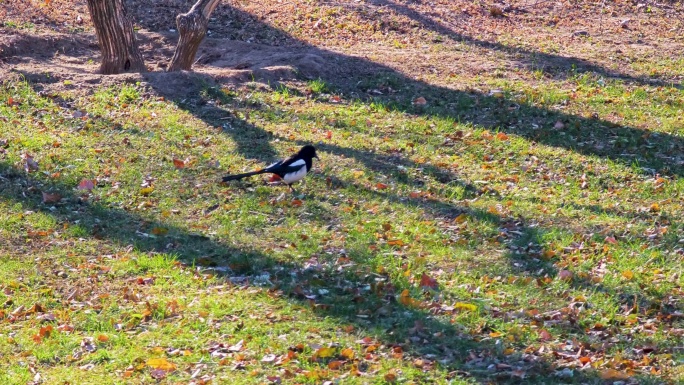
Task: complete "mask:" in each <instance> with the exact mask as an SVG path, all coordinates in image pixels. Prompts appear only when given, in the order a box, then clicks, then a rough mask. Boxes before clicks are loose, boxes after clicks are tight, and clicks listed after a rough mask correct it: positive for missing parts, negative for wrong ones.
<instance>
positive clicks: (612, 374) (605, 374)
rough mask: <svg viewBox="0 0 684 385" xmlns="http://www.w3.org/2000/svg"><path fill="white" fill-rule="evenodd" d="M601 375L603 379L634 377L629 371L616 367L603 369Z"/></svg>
mask: <svg viewBox="0 0 684 385" xmlns="http://www.w3.org/2000/svg"><path fill="white" fill-rule="evenodd" d="M599 376H600V377H601V379H602V380H627V379H629V378H631V377H632V376H631V375H630V374H629V373H627V372H625V371H623V370H615V369H603V370H601V372H600V373H599Z"/></svg>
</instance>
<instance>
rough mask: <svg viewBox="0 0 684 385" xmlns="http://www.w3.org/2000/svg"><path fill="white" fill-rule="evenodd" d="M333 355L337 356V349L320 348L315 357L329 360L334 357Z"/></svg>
mask: <svg viewBox="0 0 684 385" xmlns="http://www.w3.org/2000/svg"><path fill="white" fill-rule="evenodd" d="M333 354H335V348H320V349H318V350H316V353H314V356H315V357H319V358H328V357H332V356H333Z"/></svg>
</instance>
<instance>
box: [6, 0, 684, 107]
mask: <svg viewBox="0 0 684 385" xmlns="http://www.w3.org/2000/svg"><path fill="white" fill-rule="evenodd" d="M127 5H128V8H129V12H130V14H131V17H132V18H133V19H134V20H135V23H136V27H137V28H139V30H138V32H139V33H138V36H139V38H140V40H141V49H142V51H143V55H144V57H145V60H146V63H147V65H148V69H149V70H150V71H151V73H150V74H147V75H145V76H140V75H121V76H119V77H113V78H111V77H110V78H108V79H104V78H103V77H101V76H99V75H97V74H96V70H97V62H98V61H99V51H98V47H97V42H96V39H95V37H94V34H93V32H92V28H91V26H90V19H89V17H88V12H87V8H86V5H85V1H76V2H68V1H66V0H54V1H51V2H43V1H35V0H34V1H32V3H31V5H30V6H26V4H25V3H23V2H20V1H16V0H10V1H6V2H5V4H4V6H3V9H2V11H0V13H1V14H0V16H1V18H2V19H3V20H5V22H4V24H3V26H0V28H1V29H0V71H2V72H3V75H5V76H7V75H9V73H10V72H14V73H19V74H22V75H24V76H26V77H27V78H30V79H33V80H40V81H41V82H42V83H48V84H49V87H51V88H53V89H59V88H60V87H61V84H63V82H64V80H68V81H70V82H71V83H72V84H73V83H78V85H77V87H88V86H89V85H92V84H95V85H101V84H106V83H109V82H117V81H121V80H122V79H128V80H135V81H155V80H154V79H162V80H160V81H161V83H160V84H157V85H156V88H159V89H161V88H163V89H164V90H163V91H164V93H165V94H166V95H167V96H170V97H174V96H182V94H183V93H184V92H185V90H183V89H178V90H175V92H174V90H173V89H171V87H169V86H167V84H170V83H172V84H175V85H177V84H176V82H170V83H169V79H171V78H172V77H173V76H175V75H162V74H161V73H162V72H163V71H164V69H165V68H166V65H167V63H168V61H169V59H170V57H171V55H172V53H173V49H174V45H175V43H176V39H177V34H176V32H175V15H177V14H178V13H181V12H185V11H186V10H187V9H188V7H189V3H188V2H187V1H180V0H160V1H154V2H134V1H129V2H128V3H127ZM679 9H681V8H680V7H678V3H674V2H673V3H663V4H659V5H654V4H651V5H644V4H641V3H639V4H636V3H631V2H618V3H612V2H611V4H603V5H600V4H598V5H597V4H594V3H589V2H580V3H577V2H567V1H560V2H527V1H517V2H512V3H510V4H499V3H496V2H486V3H472V2H469V1H436V2H424V1H386V0H374V1H363V2H329V1H322V2H300V1H294V2H284V3H277V2H276V3H263V4H262V3H259V2H237V3H230V4H228V3H224V4H221V6H220V7H219V8H218V9H217V10H216V11H215V13H214V14H213V15H212V16H213V17H212V20H211V22H210V25H209V32H208V37H207V39H206V40H205V41H204V43H203V45H202V47H201V48H200V51H199V53H198V55H197V63H196V65H195V67H194V70H195V71H196V72H197V73H198V74H200V75H202V76H203V78H204V80H203V81H206V78H207V77H211V78H212V79H213V80H212V81H218V82H219V83H241V82H246V81H258V82H263V83H264V84H275V83H278V82H281V81H300V80H304V79H314V78H319V77H320V78H322V79H324V80H326V81H328V82H330V83H331V84H333V85H334V86H335V87H336V88H337V89H340V90H353V89H354V87H355V85H356V84H357V83H358V81H359V79H360V78H361V77H363V76H381V74H383V73H390V74H395V75H398V76H401V77H407V78H410V79H412V80H417V81H420V82H426V83H429V84H432V85H439V86H443V87H452V88H453V87H458V86H460V85H459V83H461V82H463V80H462V79H468V78H472V77H473V76H477V75H478V74H482V73H492V72H495V71H501V72H502V73H504V72H505V73H506V74H508V75H507V76H510V77H513V78H515V77H525V76H528V77H529V75H527V74H528V73H529V72H531V71H541V72H542V73H544V74H545V75H546V76H550V77H558V76H560V77H564V76H566V75H567V73H568V72H570V71H573V70H588V71H593V72H596V73H598V74H599V75H601V76H606V77H616V78H624V79H627V80H630V81H637V82H640V83H653V82H654V80H655V83H656V84H664V83H678V82H680V81H681V79H679V78H678V75H677V74H676V73H675V74H673V73H672V72H671V71H667V70H662V69H653V68H649V67H648V66H643V65H642V63H643V62H644V60H646V59H647V58H648V60H656V59H657V60H662V59H670V58H672V59H675V58H677V57H678V56H679V53H680V52H681V50H682V48H683V47H682V46H683V45H684V40H683V38H682V37H681V36H682V34H681V31H682V30H683V29H684V25H683V24H682V18H681V17H679V16H681V15H680V13H681V11H680V10H679ZM156 73H159V74H156ZM46 74H49V76H50V80H49V81H48V79H46V76H48V75H46ZM178 76H181V75H178ZM181 77H182V78H184V79H186V80H187V78H188V77H187V76H186V75H182V76H181ZM150 79H152V80H150ZM71 88H74V87H71Z"/></svg>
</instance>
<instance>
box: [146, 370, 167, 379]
mask: <svg viewBox="0 0 684 385" xmlns="http://www.w3.org/2000/svg"><path fill="white" fill-rule="evenodd" d="M168 374H169V372H167V371H166V370H164V369H152V370H150V376H151V377H152V378H154V379H155V380H162V379H164V378H166V376H167V375H168Z"/></svg>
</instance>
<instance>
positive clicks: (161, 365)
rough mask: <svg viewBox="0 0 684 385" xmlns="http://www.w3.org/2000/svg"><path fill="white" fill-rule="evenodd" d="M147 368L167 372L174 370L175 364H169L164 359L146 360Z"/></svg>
mask: <svg viewBox="0 0 684 385" xmlns="http://www.w3.org/2000/svg"><path fill="white" fill-rule="evenodd" d="M147 366H149V367H150V368H152V369H160V370H165V371H167V372H170V371H173V370H176V364H174V363H173V362H170V361H169V360H167V359H166V358H150V359H149V360H147Z"/></svg>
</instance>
